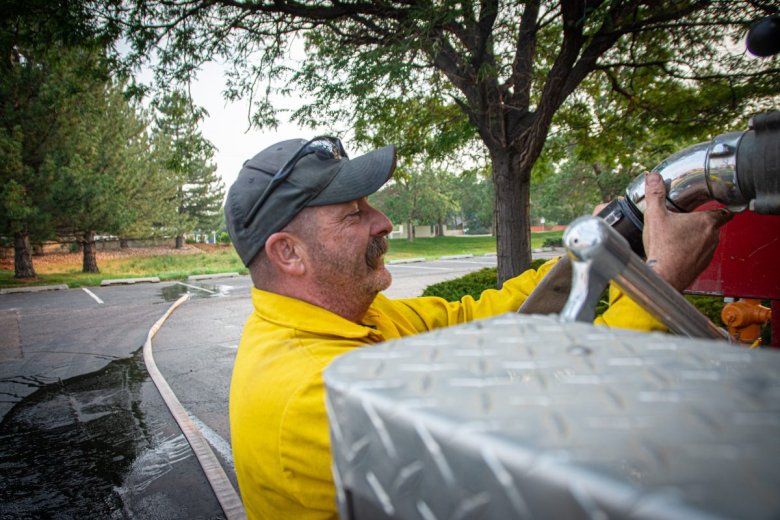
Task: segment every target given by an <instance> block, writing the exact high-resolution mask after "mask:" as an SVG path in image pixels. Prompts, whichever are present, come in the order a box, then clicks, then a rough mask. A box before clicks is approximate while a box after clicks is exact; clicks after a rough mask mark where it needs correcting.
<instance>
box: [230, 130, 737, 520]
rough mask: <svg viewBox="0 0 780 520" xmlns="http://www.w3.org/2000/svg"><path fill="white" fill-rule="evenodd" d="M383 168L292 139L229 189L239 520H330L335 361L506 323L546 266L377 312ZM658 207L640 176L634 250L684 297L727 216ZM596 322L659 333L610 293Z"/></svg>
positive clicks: (384, 156) (655, 185) (651, 187)
mask: <svg viewBox="0 0 780 520" xmlns="http://www.w3.org/2000/svg"><path fill="white" fill-rule="evenodd" d="M394 168H395V149H394V147H392V146H387V147H384V148H380V149H378V150H374V151H373V152H370V153H368V154H366V155H363V156H361V157H357V158H355V159H353V160H349V159H348V158H347V154H346V153H345V151H344V148H343V147H342V145H341V142H340V141H338V140H337V139H333V138H329V137H322V138H316V139H314V140H312V141H308V142H306V141H303V140H298V139H295V140H290V141H284V142H281V143H278V144H276V145H274V146H271V147H270V148H267V149H265V150H263V151H262V152H260V153H259V154H257V155H256V156H255V157H253V158H252V159H250V160H249V161H247V162H246V163H245V164H244V167H243V169H242V170H241V172H240V174H239V177H238V179H237V180H236V182H235V183H234V184H233V186H232V187H231V188H230V191H229V193H228V198H227V203H226V205H225V215H226V219H227V225H228V230H229V232H230V236H231V239H232V241H233V244H234V245H235V247H236V250H237V251H238V254H239V256H240V257H241V259H242V261H243V262H244V264H246V265H247V266H248V267H249V269H250V273H251V276H252V281H253V283H254V286H255V287H254V289H253V290H252V303H253V305H254V312H253V313H252V315H251V316H250V317H249V319H248V321H247V323H246V326H245V329H244V333H243V336H242V339H241V344H240V347H239V350H238V355H237V358H236V363H235V367H234V370H233V377H232V383H231V389H230V426H231V440H232V445H233V454H234V459H235V463H236V472H237V475H238V482H239V487H240V489H241V494H242V498H243V501H244V505H245V506H246V509H247V513H248V515H249V517H250V518H255V517H256V518H267V519H274V520H276V519H286V518H289V519H296V520H300V519H315V518H336V517H337V512H336V499H335V488H334V484H333V477H332V474H331V458H330V443H329V436H328V422H327V416H326V412H325V388H324V385H323V382H322V371H323V369H324V368H325V367H326V366H327V365H328V364H329V363H330V362H331V361H332V360H333V359H335V358H336V357H337V356H339V355H341V354H344V353H346V352H349V351H350V350H352V349H355V348H362V347H366V346H369V345H372V344H376V343H379V342H382V341H387V340H391V339H395V338H399V337H403V336H408V335H412V334H417V333H419V332H424V331H428V330H431V329H434V328H437V327H445V326H448V325H454V324H457V323H463V322H466V321H470V320H474V319H479V318H485V317H489V316H494V315H497V314H500V313H504V312H509V311H514V310H516V309H517V308H518V307H519V306H520V304H521V303H522V302H523V301H524V300H525V298H526V297H527V295H528V294H529V293H530V292H531V291H532V290H533V288H534V287H535V286H536V284H537V283H538V282H539V280H540V279H541V277H542V276H543V275H544V273H545V272H547V270H549V268H550V266H551V265H552V262H551V263H548V264H545V266H543V267H542V268H540V269H539V271H538V272H537V271H533V270H531V271H528V272H526V273H523V274H521V275H520V276H518V277H516V278H513V279H511V280H508V281H507V282H506V283H504V286H503V287H502V289H501V290H489V291H485V293H483V295H482V296H481V298H480V299H479V300H476V301H475V300H474V299H473V298H471V297H469V296H467V297H465V298H463V300H462V301H460V302H454V303H453V302H446V301H444V300H442V299H440V298H414V299H407V300H390V299H388V298H386V297H385V296H384V295H382V294H381V291H382V290H384V289H386V288H387V287H388V286H389V285H390V281H391V277H390V273H389V272H388V271H387V269H385V266H384V263H383V255H384V253H385V252H386V250H387V239H386V236H387V235H388V234H389V233H390V232H391V231H392V225H391V223H390V221H389V220H388V219H387V217H386V216H385V215H384V214H382V213H381V212H380V211H378V210H376V209H375V208H373V207H371V205H370V204H369V203H368V202H367V200H366V197H367V196H368V195H370V194H371V193H373V192H375V191H376V190H378V189H379V188H380V187H381V186H382V185H383V184H384V183H385V182H386V181H387V180H388V179H389V178H390V176H391V175H392V173H393V170H394ZM664 193H665V192H664V186H663V182H661V179H660V176H659V175H658V174H651V175H649V176H648V186H647V192H646V197H647V210H646V214H645V221H646V227H645V229H646V237H645V238H646V241H645V242H646V243H645V247H646V251H647V252H648V258H649V259H651V261H648V262H649V263H650V264H651V265H652V266H653V269H655V270H656V271H657V272H658V273H659V274H660V275H661V276H662V277H664V278H665V279H666V280H667V281H669V282H670V283H672V285H674V286H675V287H676V288H677V289H683V288H685V287H686V286H687V285H688V284H689V283H690V282H691V281H692V280H693V279H694V278H695V276H696V275H697V274H698V272H699V271H701V270H702V269H703V268H704V267H705V266H706V265H707V263H709V259H710V258H711V256H712V253H713V251H714V248H715V243H716V241H717V234H718V231H717V229H718V227H719V226H720V225H721V224H722V223H724V222H725V221H726V220H727V218H728V216H727V215H725V214H724V213H719V212H713V213H697V214H690V215H678V214H670V213H668V212H667V211H666V208H665V205H664ZM691 229H696V230H697V233H694V234H692V233H690V230H691ZM692 235H695V236H692ZM596 321H597V323H603V324H607V325H610V326H618V327H633V328H635V329H639V330H651V329H659V328H661V325H660V324H659V323H657V322H656V321H655V320H654V319H653V318H652V317H650V316H649V315H648V314H647V313H645V312H644V311H643V310H641V309H640V308H638V307H637V305H636V304H634V303H633V302H632V301H631V300H629V299H628V298H626V297H623V296H622V295H621V294H619V293H618V292H617V291H614V292H613V294H612V296H611V305H610V308H609V310H608V311H607V312H606V313H604V315H603V316H601V317H599V318H597V320H596Z"/></svg>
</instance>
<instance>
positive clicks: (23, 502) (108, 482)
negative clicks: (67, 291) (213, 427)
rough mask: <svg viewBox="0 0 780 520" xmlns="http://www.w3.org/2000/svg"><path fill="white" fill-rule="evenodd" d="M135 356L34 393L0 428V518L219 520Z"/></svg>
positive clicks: (189, 454)
mask: <svg viewBox="0 0 780 520" xmlns="http://www.w3.org/2000/svg"><path fill="white" fill-rule="evenodd" d="M166 411H167V410H165V409H164V404H163V403H162V400H161V398H160V397H159V394H158V393H157V390H156V388H154V385H152V383H151V382H150V379H149V376H148V374H147V372H146V368H145V367H144V364H143V359H142V356H141V353H140V350H139V351H136V352H135V353H134V354H133V355H132V356H131V357H129V358H125V359H119V360H115V361H112V362H110V363H109V364H108V365H107V366H106V367H105V368H103V369H101V370H98V371H95V372H92V373H89V374H85V375H81V376H76V377H73V378H70V379H66V380H64V381H57V382H54V383H50V384H46V385H43V386H41V387H39V388H38V389H37V390H36V391H35V392H34V393H32V394H30V395H29V396H27V397H26V398H24V399H23V400H22V401H21V402H19V403H18V404H17V405H16V406H15V407H14V408H13V409H12V410H11V411H10V412H9V413H8V414H7V415H6V416H5V417H4V418H3V421H2V423H0V517H2V518H37V517H41V516H49V515H51V516H57V517H59V518H171V517H172V516H171V513H172V512H176V516H175V517H177V518H220V517H221V514H222V512H221V509H220V507H219V504H218V503H217V501H216V499H215V498H214V496H213V495H212V494H210V493H194V494H192V495H191V499H190V500H187V501H184V502H182V501H177V502H176V503H172V501H171V498H170V497H171V493H169V489H170V488H171V487H177V488H182V487H185V488H200V489H204V486H208V484H207V482H206V481H205V476H204V475H203V473H202V471H201V469H200V466H199V465H198V463H197V460H196V459H195V457H194V456H193V455H192V452H191V450H190V447H189V445H188V444H187V441H186V440H185V438H184V436H183V435H182V434H181V432H180V431H179V430H178V428H177V427H176V425H175V424H174V423H173V422H172V421H171V420H170V419H169V418H168V417H166V413H165V412H166Z"/></svg>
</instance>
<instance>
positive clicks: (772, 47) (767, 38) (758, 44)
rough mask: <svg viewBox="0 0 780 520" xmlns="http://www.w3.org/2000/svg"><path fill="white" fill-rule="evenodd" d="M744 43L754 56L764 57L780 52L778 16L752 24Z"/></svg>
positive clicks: (779, 22) (779, 19)
mask: <svg viewBox="0 0 780 520" xmlns="http://www.w3.org/2000/svg"><path fill="white" fill-rule="evenodd" d="M745 43H746V45H747V49H748V51H750V53H751V54H753V55H755V56H761V57H766V56H772V55H774V54H777V53H778V52H780V16H777V15H773V16H767V17H766V18H761V19H760V20H756V21H755V22H753V24H752V25H751V26H750V30H748V34H747V41H746V42H745Z"/></svg>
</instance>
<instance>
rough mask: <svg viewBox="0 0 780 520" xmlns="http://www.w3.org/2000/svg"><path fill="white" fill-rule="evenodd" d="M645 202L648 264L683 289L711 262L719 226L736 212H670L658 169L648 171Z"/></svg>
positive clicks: (644, 236)
mask: <svg viewBox="0 0 780 520" xmlns="http://www.w3.org/2000/svg"><path fill="white" fill-rule="evenodd" d="M645 202H646V209H645V227H644V230H643V232H642V242H643V243H644V245H645V252H646V253H647V264H648V265H649V266H650V267H651V268H652V269H653V270H654V271H655V272H656V273H658V275H659V276H661V278H663V279H664V280H666V281H667V282H669V284H670V285H671V286H672V287H674V288H675V289H677V290H678V291H682V290H683V289H685V288H686V287H688V286H689V285H690V284H691V283H692V282H693V281H694V280H695V279H696V277H697V276H698V275H699V274H700V273H701V272H702V271H703V270H704V269H705V268H706V267H707V266H708V265H709V263H710V260H712V255H713V254H714V253H715V248H716V247H717V245H718V235H719V231H718V229H719V228H720V227H721V226H722V225H723V224H725V223H726V222H728V221H729V220H731V217H732V216H733V214H732V213H731V212H730V211H729V210H727V209H726V208H722V209H716V210H712V211H697V212H694V213H672V212H670V211H669V210H668V209H667V208H666V186H664V182H663V179H662V178H661V175H660V174H658V173H656V172H650V173H647V174H645Z"/></svg>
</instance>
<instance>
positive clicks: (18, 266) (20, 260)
mask: <svg viewBox="0 0 780 520" xmlns="http://www.w3.org/2000/svg"><path fill="white" fill-rule="evenodd" d="M31 251H32V247H31V246H30V235H29V234H28V233H27V232H26V231H19V232H17V233H14V278H35V277H36V276H37V275H36V274H35V269H34V268H33V263H32V253H31Z"/></svg>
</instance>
